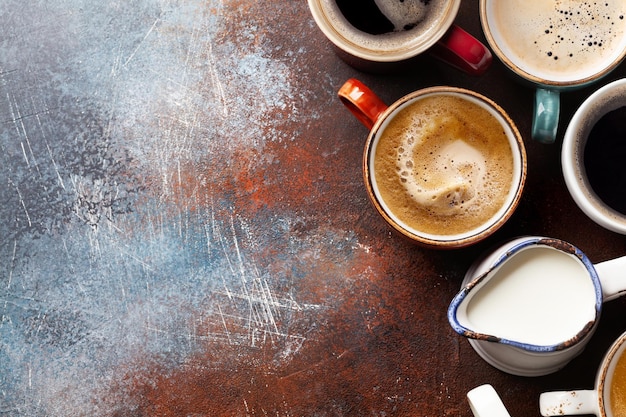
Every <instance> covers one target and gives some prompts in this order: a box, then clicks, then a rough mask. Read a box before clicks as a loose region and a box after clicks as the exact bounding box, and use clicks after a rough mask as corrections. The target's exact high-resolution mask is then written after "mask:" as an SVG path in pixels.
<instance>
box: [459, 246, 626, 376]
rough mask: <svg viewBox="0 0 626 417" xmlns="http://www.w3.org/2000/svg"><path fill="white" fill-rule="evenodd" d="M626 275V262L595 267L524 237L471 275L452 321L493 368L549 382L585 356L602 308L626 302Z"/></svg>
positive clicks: (570, 250)
mask: <svg viewBox="0 0 626 417" xmlns="http://www.w3.org/2000/svg"><path fill="white" fill-rule="evenodd" d="M625 267H626V257H622V258H617V259H613V260H609V261H605V262H601V263H598V264H595V265H594V264H593V263H592V262H591V261H590V260H589V258H587V256H586V255H585V254H584V253H583V252H582V251H581V250H580V249H578V248H576V247H575V246H574V245H571V244H570V243H567V242H564V241H562V240H558V239H552V238H546V237H540V236H528V237H519V238H516V239H513V240H511V241H509V242H507V243H505V244H503V245H501V246H499V247H498V248H497V249H495V250H493V251H491V252H489V253H487V254H486V255H485V256H483V257H482V258H481V259H479V260H477V261H476V262H475V263H474V264H473V265H472V266H471V267H470V269H469V270H468V271H467V273H466V275H465V279H464V281H463V284H462V288H461V291H460V292H459V293H458V294H457V295H456V296H455V297H454V299H453V300H452V302H451V303H450V306H449V308H448V320H449V322H450V325H451V326H452V328H453V329H454V330H455V331H456V332H457V333H459V334H460V335H462V336H465V337H467V338H468V340H469V343H470V345H471V346H472V347H473V348H474V350H475V351H476V352H477V353H478V354H479V355H480V356H481V357H482V358H483V359H484V360H485V361H487V363H489V364H490V365H492V366H494V367H496V368H498V369H500V370H502V371H504V372H507V373H510V374H513V375H521V376H540V375H546V374H549V373H552V372H556V371H558V370H559V369H561V368H563V367H564V366H565V365H566V364H567V363H568V362H569V361H570V360H572V359H573V358H574V357H576V356H577V355H578V354H580V353H581V352H582V350H583V349H584V347H585V346H586V344H587V342H588V341H589V340H590V338H591V337H592V335H593V333H594V332H595V329H596V327H597V325H598V323H599V319H600V313H601V310H602V304H603V303H604V302H606V301H609V300H612V299H615V298H617V297H620V296H621V295H624V294H626V281H625V280H624V279H623V271H624V268H625Z"/></svg>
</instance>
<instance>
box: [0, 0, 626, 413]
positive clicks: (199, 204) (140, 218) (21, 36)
mask: <svg viewBox="0 0 626 417" xmlns="http://www.w3.org/2000/svg"><path fill="white" fill-rule="evenodd" d="M457 22H458V23H459V24H460V25H461V26H463V27H464V28H465V29H466V30H468V31H469V32H470V33H472V34H473V35H475V36H476V37H478V38H479V39H481V40H483V41H484V40H485V39H484V36H483V35H482V32H481V28H480V22H479V17H478V1H476V0H465V1H464V2H463V4H462V6H461V10H460V13H459V15H458V17H457ZM625 74H626V67H625V66H624V65H622V66H620V67H619V68H618V69H617V70H616V71H614V72H613V73H612V74H610V75H609V76H608V77H607V78H606V79H604V80H602V82H601V83H599V84H596V85H592V86H589V87H587V88H584V89H581V90H577V91H574V92H568V93H564V94H563V95H562V99H563V104H562V107H563V109H562V112H563V113H562V119H561V128H560V131H559V132H560V133H559V137H558V138H557V143H555V144H553V145H542V144H539V143H533V142H532V141H531V140H530V138H529V136H530V114H531V112H532V103H533V91H532V89H531V88H529V87H526V86H523V85H522V84H519V83H517V82H516V81H515V80H514V79H512V78H511V77H510V76H509V75H508V73H507V71H506V70H505V68H504V67H503V66H502V64H501V63H499V62H497V61H496V60H494V63H493V65H492V67H491V68H490V70H489V71H488V72H487V73H486V74H485V75H483V76H480V77H473V76H468V75H465V74H462V73H460V72H459V71H457V70H455V69H453V68H450V67H447V66H445V65H443V64H441V63H439V62H438V61H435V60H433V59H432V58H429V57H428V56H425V57H423V58H422V59H421V60H420V61H419V65H417V66H416V67H415V68H412V69H411V70H410V71H407V72H402V73H393V74H370V73H364V72H360V71H359V70H356V69H354V68H352V67H350V66H348V65H347V64H346V63H345V62H344V61H342V60H341V59H340V58H338V56H337V55H336V54H335V52H334V51H333V49H332V48H331V46H330V44H329V42H328V41H327V40H326V38H325V37H324V36H323V35H322V33H321V32H320V31H319V29H318V28H317V26H316V25H315V23H314V21H313V19H312V17H311V15H310V13H309V10H308V7H307V4H306V2H305V1H303V0H299V1H296V0H293V1H269V0H256V1H253V0H137V1H122V0H103V1H91V0H48V1H37V0H3V1H2V3H1V4H0V415H1V416H119V417H121V416H465V417H467V416H471V411H470V409H469V405H468V403H467V401H466V398H465V395H466V393H467V391H469V390H470V389H472V388H474V387H476V386H478V385H482V384H486V383H489V384H492V385H493V386H494V387H495V388H496V390H497V391H498V393H499V394H500V396H501V397H502V400H503V402H504V403H505V405H506V406H507V407H508V409H509V412H510V413H511V415H512V416H513V417H526V416H538V415H539V411H538V396H539V394H540V393H541V392H543V391H545V390H554V389H565V388H591V387H593V383H594V378H595V372H596V369H597V367H598V364H599V363H600V360H601V358H602V355H603V354H604V352H605V351H606V349H607V348H608V346H609V345H610V344H611V343H612V341H613V340H614V339H615V338H616V337H617V336H618V335H619V334H621V333H622V332H624V331H625V330H626V320H625V319H624V317H625V315H624V313H625V312H626V300H623V299H619V300H615V301H611V302H609V303H606V304H605V306H604V310H603V313H602V319H601V323H600V325H599V327H598V329H597V332H596V334H595V335H594V337H593V338H592V340H591V342H590V344H589V345H588V347H587V349H586V350H585V351H584V352H583V353H582V354H581V355H580V356H579V357H577V358H576V359H575V360H574V361H572V362H571V363H570V364H569V365H568V366H567V367H566V368H565V369H563V370H561V371H559V372H556V373H554V374H552V375H548V376H543V377H533V378H525V377H517V376H512V375H508V374H505V373H503V372H501V371H499V370H497V369H495V368H492V367H491V366H490V365H488V364H487V363H485V362H484V361H483V360H482V359H480V358H479V357H478V356H477V354H476V353H475V352H474V351H473V350H472V348H471V347H470V345H469V344H468V342H467V340H465V339H464V338H462V337H460V336H458V335H457V334H456V333H454V332H453V331H452V329H451V328H450V326H449V324H448V322H447V318H446V310H447V306H448V304H449V303H450V301H451V299H452V297H453V296H454V294H455V293H456V292H457V290H458V288H459V286H460V283H461V280H462V278H463V275H464V273H465V271H466V270H467V268H468V267H469V266H470V265H471V263H472V261H473V260H474V259H475V258H476V257H478V256H479V255H480V254H482V253H483V252H484V251H485V250H487V249H488V248H489V247H491V246H492V245H494V244H496V243H497V242H499V241H501V240H503V239H507V238H510V237H515V236H519V235H527V234H539V235H544V236H549V237H555V238H560V239H564V240H566V241H568V242H571V243H573V244H574V245H576V246H578V247H579V248H581V249H582V250H583V251H584V252H585V253H586V254H587V255H588V256H589V258H590V259H591V260H592V261H593V262H596V263H597V262H600V261H603V260H606V259H611V258H614V257H619V256H622V255H625V254H626V238H624V237H623V236H620V235H617V234H615V233H612V232H609V231H606V230H604V229H602V228H601V227H599V226H597V225H596V224H595V223H593V222H592V221H590V220H589V219H588V218H587V217H586V216H585V215H584V214H583V213H582V212H581V211H580V210H579V209H578V208H577V206H576V205H575V204H574V202H573V200H572V199H571V197H570V196H569V194H568V192H567V189H566V187H565V184H564V182H563V179H562V175H561V171H560V160H559V152H560V143H561V140H562V132H563V130H564V127H565V126H566V124H567V122H568V120H569V119H570V118H571V115H572V114H573V112H574V111H575V109H576V107H577V106H578V105H579V104H580V103H581V102H582V101H583V100H584V99H585V98H586V97H587V96H588V95H589V94H591V93H592V92H593V91H595V89H597V88H598V87H599V85H600V84H604V83H606V82H608V81H611V80H614V79H617V78H620V77H624V75H625ZM350 77H356V78H359V79H361V80H362V81H363V82H365V83H366V84H368V85H369V86H370V87H371V88H372V89H373V90H374V91H376V92H377V93H378V94H379V95H380V96H381V98H383V100H385V101H387V102H392V101H393V100H395V99H397V98H400V97H401V96H402V95H404V94H406V93H409V92H411V91H414V90H416V89H419V88H422V87H427V86H433V85H452V86H458V87H464V88H469V89H472V90H475V91H478V92H480V93H483V94H485V95H486V96H488V97H490V98H492V99H493V100H495V101H497V102H498V103H500V104H501V105H502V106H503V107H504V108H505V110H506V111H507V112H508V113H509V114H510V116H511V117H512V119H513V120H514V121H515V123H516V124H517V126H518V128H519V129H520V131H521V133H522V135H523V136H524V138H525V141H526V146H527V151H528V157H529V164H528V182H527V186H526V190H525V193H524V196H523V199H522V201H521V203H520V205H519V207H518V209H517V211H516V213H515V215H514V216H513V217H512V219H511V220H510V221H509V222H508V223H507V224H506V225H505V226H504V227H503V228H502V229H501V230H500V231H498V232H497V233H496V234H495V235H493V236H491V237H490V238H488V239H487V240H486V241H484V242H481V243H479V244H477V245H474V246H471V247H469V248H465V249H459V250H453V251H433V250H428V249H423V248H420V247H417V246H415V245H412V244H410V243H407V242H405V241H404V240H402V239H400V238H398V236H396V235H395V234H393V233H392V232H391V231H390V229H389V228H388V227H387V226H386V224H385V223H384V222H383V220H382V219H381V218H380V217H378V215H377V214H376V212H375V211H374V209H373V208H372V207H371V205H370V203H369V201H368V198H367V195H366V193H365V189H364V186H363V180H362V174H361V158H362V152H363V145H364V142H365V138H366V136H367V131H366V129H365V128H364V127H363V126H361V125H360V124H359V122H358V121H357V120H356V119H355V118H354V117H352V116H351V115H350V114H349V113H348V112H347V111H346V109H345V108H343V106H342V104H341V103H340V101H339V100H338V99H337V97H336V92H337V90H338V89H339V87H340V86H341V85H342V84H343V83H344V81H345V80H346V79H348V78H350Z"/></svg>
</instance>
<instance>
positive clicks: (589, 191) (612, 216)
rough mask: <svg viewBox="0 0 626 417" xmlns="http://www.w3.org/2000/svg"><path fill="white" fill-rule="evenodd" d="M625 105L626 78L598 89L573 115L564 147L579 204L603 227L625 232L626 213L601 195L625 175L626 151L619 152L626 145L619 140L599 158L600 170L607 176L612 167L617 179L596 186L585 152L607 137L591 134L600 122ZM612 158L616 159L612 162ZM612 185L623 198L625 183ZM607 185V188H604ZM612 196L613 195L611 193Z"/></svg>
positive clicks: (564, 163)
mask: <svg viewBox="0 0 626 417" xmlns="http://www.w3.org/2000/svg"><path fill="white" fill-rule="evenodd" d="M624 106H626V79H621V80H617V81H614V82H612V83H610V84H607V85H605V86H604V87H602V88H600V89H599V90H597V91H596V92H594V93H593V94H592V95H591V96H589V98H587V99H586V100H585V101H584V102H583V104H582V105H581V106H580V107H579V108H578V110H577V111H576V113H575V114H574V116H573V117H572V120H571V121H570V123H569V125H568V127H567V130H566V132H565V136H564V138H563V148H562V150H561V165H562V169H563V177H564V179H565V183H566V185H567V188H568V190H569V192H570V194H571V196H572V198H573V199H574V201H575V202H576V204H577V205H578V207H580V209H581V210H582V211H583V212H584V213H585V214H586V215H587V216H588V217H589V218H590V219H592V220H593V221H594V222H596V223H597V224H599V225H600V226H602V227H604V228H606V229H608V230H611V231H613V232H616V233H621V234H626V213H622V212H620V211H618V210H616V209H615V208H612V207H611V206H610V205H609V203H607V201H608V200H607V201H603V199H602V198H601V197H600V196H599V194H603V193H606V192H609V193H610V188H609V187H608V185H609V184H608V182H610V181H617V180H618V179H619V178H620V177H621V176H624V175H626V165H625V164H624V159H623V158H622V156H624V154H623V152H622V154H620V153H619V152H620V149H623V148H624V145H622V144H621V143H620V142H616V143H615V146H614V149H610V148H607V149H606V150H605V151H603V152H606V153H609V155H608V156H607V157H606V158H602V159H601V160H600V159H599V158H598V160H597V161H596V162H597V163H598V164H599V167H598V169H599V170H601V171H603V175H606V172H608V170H609V169H612V170H615V171H616V175H615V176H614V178H609V179H608V180H609V181H607V184H600V185H596V184H592V183H591V182H590V175H588V174H589V172H588V168H589V167H588V166H586V163H585V155H586V150H587V151H588V150H589V148H587V147H588V146H590V143H591V140H592V139H593V140H605V138H604V137H599V136H597V135H591V132H592V130H593V129H594V127H595V128H597V126H598V125H597V123H598V121H599V120H600V119H602V118H603V117H604V116H605V115H607V114H608V113H609V112H612V111H618V109H620V108H623V107H624ZM624 114H626V112H625V113H624ZM621 122H622V123H623V124H624V125H625V126H626V119H624V120H621ZM625 128H626V127H625ZM615 134H617V133H615ZM589 152H591V151H589ZM611 154H612V155H611ZM611 160H614V162H613V163H610V161H611ZM611 167H612V168H611ZM591 178H592V179H593V178H596V177H591ZM594 186H595V187H597V190H594ZM610 187H612V188H615V196H617V197H620V196H621V195H623V194H624V189H623V185H622V184H620V183H619V182H616V183H615V184H612V185H610ZM605 188H606V191H600V190H604V189H605ZM608 198H611V196H610V195H609V197H608Z"/></svg>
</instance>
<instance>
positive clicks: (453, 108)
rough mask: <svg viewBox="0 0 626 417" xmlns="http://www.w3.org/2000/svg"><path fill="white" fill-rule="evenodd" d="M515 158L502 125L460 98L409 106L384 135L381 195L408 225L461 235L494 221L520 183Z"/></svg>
mask: <svg viewBox="0 0 626 417" xmlns="http://www.w3.org/2000/svg"><path fill="white" fill-rule="evenodd" d="M513 171H514V161H513V153H512V150H511V145H510V143H509V139H508V138H507V135H506V132H505V130H504V128H503V126H502V124H501V123H500V121H499V120H498V119H496V118H495V117H494V116H493V115H492V114H491V113H490V112H489V111H487V110H486V109H485V108H483V107H481V106H479V105H478V104H475V103H473V102H470V101H468V100H466V99H463V98H461V97H459V96H454V95H438V96H426V97H424V98H422V99H419V100H416V101H414V102H412V103H410V104H408V105H407V106H406V107H404V108H402V109H401V110H400V111H398V113H397V114H396V115H395V116H394V117H393V119H391V120H390V121H389V123H388V125H387V126H386V127H385V129H384V130H383V131H382V132H381V133H380V138H379V141H378V145H377V147H376V150H375V157H374V173H375V174H374V179H375V182H376V185H377V187H378V191H379V193H380V197H381V198H382V200H383V201H384V203H385V204H386V206H387V207H388V208H389V210H390V211H391V212H392V213H394V215H395V216H396V217H397V218H398V219H399V220H400V221H401V222H403V223H404V224H406V225H407V226H408V227H410V228H413V229H415V230H418V231H421V232H423V233H427V234H432V235H445V236H451V235H458V234H463V233H467V232H469V231H471V230H474V229H476V228H479V227H480V226H482V225H484V224H485V223H487V222H488V221H489V220H490V219H491V218H492V217H493V216H494V215H496V213H497V212H498V211H499V210H500V209H501V208H502V206H503V205H504V204H505V201H506V200H507V198H508V195H509V192H510V190H511V188H512V184H513V180H514V172H513Z"/></svg>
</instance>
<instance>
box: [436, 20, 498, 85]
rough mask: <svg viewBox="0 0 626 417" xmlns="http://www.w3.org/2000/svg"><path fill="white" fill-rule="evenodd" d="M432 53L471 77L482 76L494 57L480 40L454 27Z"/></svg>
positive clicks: (440, 40)
mask: <svg viewBox="0 0 626 417" xmlns="http://www.w3.org/2000/svg"><path fill="white" fill-rule="evenodd" d="M430 53H431V54H432V55H433V56H434V57H435V58H438V59H440V60H442V61H444V62H446V63H448V64H450V65H452V66H453V67H456V68H458V69H460V70H462V71H464V72H467V73H468V74H471V75H481V74H483V73H485V71H487V69H489V67H490V66H491V62H492V61H493V56H492V55H491V51H490V50H489V49H488V48H487V47H486V46H485V45H483V44H482V43H481V42H480V41H479V40H478V39H476V38H474V37H473V36H472V35H470V34H469V33H467V32H466V31H464V30H463V29H461V28H460V27H458V26H457V25H452V26H451V27H450V29H448V32H446V34H445V35H444V36H443V37H442V38H441V39H439V41H438V42H437V43H436V44H435V45H434V46H433V47H432V48H431V49H430Z"/></svg>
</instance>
